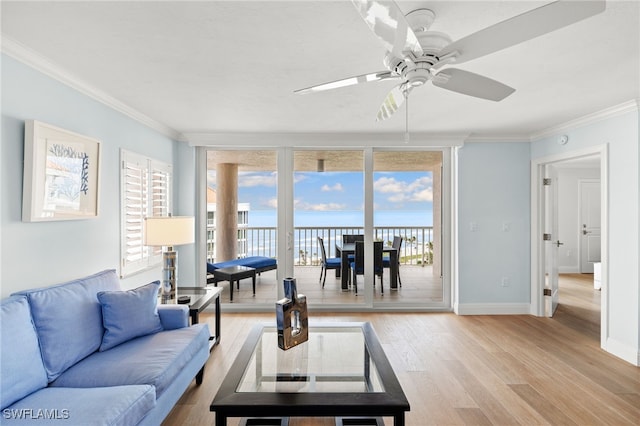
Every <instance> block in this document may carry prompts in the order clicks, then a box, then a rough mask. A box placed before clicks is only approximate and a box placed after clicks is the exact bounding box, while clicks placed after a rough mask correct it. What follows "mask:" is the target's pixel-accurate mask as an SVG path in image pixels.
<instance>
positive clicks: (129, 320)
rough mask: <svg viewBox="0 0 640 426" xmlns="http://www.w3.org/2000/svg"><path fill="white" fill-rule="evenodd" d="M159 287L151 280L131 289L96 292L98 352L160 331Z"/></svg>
mask: <svg viewBox="0 0 640 426" xmlns="http://www.w3.org/2000/svg"><path fill="white" fill-rule="evenodd" d="M159 289H160V281H154V282H152V283H149V284H147V285H143V286H142V287H138V288H136V289H133V290H127V291H100V292H98V301H99V302H100V305H101V306H102V325H103V326H104V335H103V336H102V344H101V345H100V350H101V351H106V350H107V349H111V348H112V347H114V346H117V345H119V344H120V343H124V342H126V341H128V340H131V339H133V338H134V337H139V336H145V335H147V334H151V333H157V332H158V331H161V330H162V324H161V323H160V317H159V316H158V308H157V305H158V290H159Z"/></svg>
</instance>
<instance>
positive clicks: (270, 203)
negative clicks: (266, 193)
mask: <svg viewBox="0 0 640 426" xmlns="http://www.w3.org/2000/svg"><path fill="white" fill-rule="evenodd" d="M264 204H265V205H266V206H267V207H272V208H274V209H277V208H278V199H277V198H270V199H268V200H267V201H266V202H265V203H264Z"/></svg>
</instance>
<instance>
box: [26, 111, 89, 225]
mask: <svg viewBox="0 0 640 426" xmlns="http://www.w3.org/2000/svg"><path fill="white" fill-rule="evenodd" d="M100 150H101V142H100V141H99V140H98V139H95V138H91V137H88V136H84V135H80V134H78V133H74V132H70V131H68V130H64V129H61V128H59V127H55V126H52V125H50V124H46V123H43V122H40V121H36V120H26V121H25V131H24V176H23V187H22V221H23V222H44V221H58V220H77V219H91V218H96V217H97V216H98V201H99V189H100V185H99V183H100V182H99V181H100V160H101V151H100Z"/></svg>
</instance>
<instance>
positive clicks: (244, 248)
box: [207, 187, 251, 262]
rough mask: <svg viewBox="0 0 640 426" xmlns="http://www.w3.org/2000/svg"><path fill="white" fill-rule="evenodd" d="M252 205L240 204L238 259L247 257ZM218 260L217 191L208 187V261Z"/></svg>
mask: <svg viewBox="0 0 640 426" xmlns="http://www.w3.org/2000/svg"><path fill="white" fill-rule="evenodd" d="M250 209H251V204H250V203H238V258H243V257H247V252H248V250H249V247H248V243H247V228H248V227H249V210H250ZM215 259H216V191H215V190H214V189H212V188H209V187H207V261H208V262H215Z"/></svg>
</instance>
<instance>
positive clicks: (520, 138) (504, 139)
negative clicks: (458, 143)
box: [465, 133, 531, 143]
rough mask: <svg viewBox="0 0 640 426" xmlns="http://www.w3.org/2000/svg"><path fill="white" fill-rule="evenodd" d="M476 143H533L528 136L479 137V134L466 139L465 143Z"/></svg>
mask: <svg viewBox="0 0 640 426" xmlns="http://www.w3.org/2000/svg"><path fill="white" fill-rule="evenodd" d="M467 142H469V143H476V142H505V143H514V142H515V143H523V142H524V143H529V142H531V138H530V137H529V136H528V135H523V134H514V135H479V134H473V133H472V134H471V135H469V137H468V138H467V139H465V143H467Z"/></svg>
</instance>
